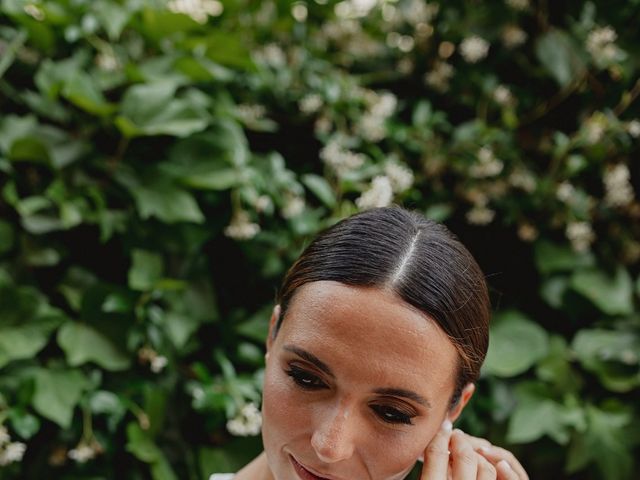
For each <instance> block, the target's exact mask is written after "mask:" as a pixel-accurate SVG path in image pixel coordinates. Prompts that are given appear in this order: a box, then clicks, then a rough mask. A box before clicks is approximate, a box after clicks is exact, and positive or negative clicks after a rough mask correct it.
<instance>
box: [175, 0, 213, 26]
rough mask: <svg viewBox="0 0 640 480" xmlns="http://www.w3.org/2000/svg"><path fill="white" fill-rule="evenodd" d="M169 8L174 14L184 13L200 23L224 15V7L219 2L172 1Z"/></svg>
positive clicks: (198, 0)
mask: <svg viewBox="0 0 640 480" xmlns="http://www.w3.org/2000/svg"><path fill="white" fill-rule="evenodd" d="M167 7H168V8H169V10H170V11H172V12H174V13H183V14H185V15H188V16H190V17H191V18H192V19H193V20H195V21H196V22H198V23H206V22H207V20H208V19H209V17H210V16H211V17H217V16H218V15H220V14H222V11H223V10H224V5H222V3H221V2H219V1H218V0H171V1H170V2H169V3H168V5H167Z"/></svg>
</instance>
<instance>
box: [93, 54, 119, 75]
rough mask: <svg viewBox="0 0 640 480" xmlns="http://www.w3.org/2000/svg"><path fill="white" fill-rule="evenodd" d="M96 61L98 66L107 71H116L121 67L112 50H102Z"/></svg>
mask: <svg viewBox="0 0 640 480" xmlns="http://www.w3.org/2000/svg"><path fill="white" fill-rule="evenodd" d="M95 62H96V65H97V66H98V68H100V69H101V70H105V71H107V72H114V71H116V70H118V68H119V67H120V63H119V62H118V59H117V58H116V56H115V55H114V54H113V52H112V51H102V52H100V53H99V54H98V55H96V59H95Z"/></svg>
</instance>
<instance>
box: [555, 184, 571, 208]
mask: <svg viewBox="0 0 640 480" xmlns="http://www.w3.org/2000/svg"><path fill="white" fill-rule="evenodd" d="M575 193H576V189H575V187H574V186H573V185H571V184H570V183H569V182H566V181H565V182H562V183H560V184H559V185H558V187H557V188H556V198H557V199H558V200H560V201H561V202H564V203H571V201H572V200H573V199H574V195H575Z"/></svg>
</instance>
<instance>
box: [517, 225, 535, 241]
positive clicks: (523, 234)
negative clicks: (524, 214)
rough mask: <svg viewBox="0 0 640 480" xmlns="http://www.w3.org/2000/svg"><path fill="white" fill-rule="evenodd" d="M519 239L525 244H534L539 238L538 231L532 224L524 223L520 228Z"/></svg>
mask: <svg viewBox="0 0 640 480" xmlns="http://www.w3.org/2000/svg"><path fill="white" fill-rule="evenodd" d="M518 237H520V239H521V240H523V241H525V242H533V241H534V240H535V239H536V238H538V229H537V228H536V227H534V226H533V225H531V224H530V223H523V224H521V225H520V226H519V227H518Z"/></svg>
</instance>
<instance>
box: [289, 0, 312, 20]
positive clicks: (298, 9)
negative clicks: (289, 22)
mask: <svg viewBox="0 0 640 480" xmlns="http://www.w3.org/2000/svg"><path fill="white" fill-rule="evenodd" d="M291 15H292V16H293V18H295V19H296V20H297V21H298V22H304V21H305V20H306V19H307V16H308V15H309V10H308V9H307V6H306V5H305V4H303V3H295V4H294V5H293V6H292V7H291Z"/></svg>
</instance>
